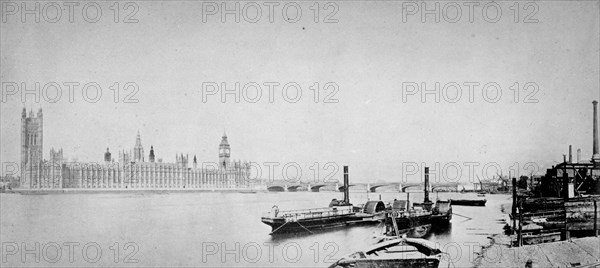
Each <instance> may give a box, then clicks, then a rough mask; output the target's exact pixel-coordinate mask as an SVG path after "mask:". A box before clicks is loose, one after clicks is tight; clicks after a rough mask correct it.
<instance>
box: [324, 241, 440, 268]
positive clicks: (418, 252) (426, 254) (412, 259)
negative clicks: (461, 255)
mask: <svg viewBox="0 0 600 268" xmlns="http://www.w3.org/2000/svg"><path fill="white" fill-rule="evenodd" d="M442 254H443V252H442V251H440V250H439V249H438V248H436V247H435V245H434V244H433V243H432V242H429V241H427V240H424V239H417V238H396V239H392V240H388V241H383V242H380V243H377V244H375V245H373V246H371V247H369V248H367V249H366V250H364V251H358V252H355V253H352V254H349V255H347V256H345V257H342V258H341V259H339V260H338V261H336V262H335V263H333V264H332V265H331V266H329V268H344V267H355V268H363V267H364V268H367V267H369V268H370V267H381V268H387V267H395V268H415V267H422V268H437V267H438V266H439V264H440V260H441V258H442Z"/></svg>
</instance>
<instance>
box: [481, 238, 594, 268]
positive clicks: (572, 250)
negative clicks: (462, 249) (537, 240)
mask: <svg viewBox="0 0 600 268" xmlns="http://www.w3.org/2000/svg"><path fill="white" fill-rule="evenodd" d="M490 239H491V241H490V244H489V245H487V246H484V247H483V248H482V253H481V254H480V255H479V257H478V258H477V259H476V260H475V267H600V237H583V238H573V239H571V240H570V241H559V242H553V243H543V244H537V245H526V246H522V247H511V241H512V240H513V239H514V237H512V236H508V235H504V234H497V235H494V236H492V237H490ZM528 265H530V266H528Z"/></svg>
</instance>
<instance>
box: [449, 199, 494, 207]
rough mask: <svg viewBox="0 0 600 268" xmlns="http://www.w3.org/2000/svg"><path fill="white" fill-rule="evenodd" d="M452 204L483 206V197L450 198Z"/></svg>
mask: <svg viewBox="0 0 600 268" xmlns="http://www.w3.org/2000/svg"><path fill="white" fill-rule="evenodd" d="M450 202H451V203H452V205H454V206H480V207H483V206H485V202H487V200H485V199H450Z"/></svg>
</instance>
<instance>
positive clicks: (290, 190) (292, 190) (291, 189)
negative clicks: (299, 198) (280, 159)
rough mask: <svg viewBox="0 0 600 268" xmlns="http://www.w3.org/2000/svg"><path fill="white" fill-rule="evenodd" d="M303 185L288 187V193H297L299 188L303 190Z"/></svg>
mask: <svg viewBox="0 0 600 268" xmlns="http://www.w3.org/2000/svg"><path fill="white" fill-rule="evenodd" d="M301 187H302V185H292V186H288V187H287V191H288V192H297V191H298V188H301Z"/></svg>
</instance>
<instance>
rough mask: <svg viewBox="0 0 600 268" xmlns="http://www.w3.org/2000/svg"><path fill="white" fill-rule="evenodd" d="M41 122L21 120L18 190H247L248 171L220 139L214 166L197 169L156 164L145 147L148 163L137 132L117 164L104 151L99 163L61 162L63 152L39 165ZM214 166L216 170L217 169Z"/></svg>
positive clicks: (183, 159)
mask: <svg viewBox="0 0 600 268" xmlns="http://www.w3.org/2000/svg"><path fill="white" fill-rule="evenodd" d="M43 122H44V117H43V114H42V109H41V108H40V110H39V111H38V113H37V116H34V114H33V112H32V111H30V112H29V116H27V114H26V110H25V108H23V113H22V114H21V179H20V182H21V188H24V189H52V188H58V189H60V188H78V189H81V188H96V189H117V188H120V189H139V188H142V189H170V188H180V189H183V188H185V189H199V188H207V189H228V188H247V187H249V183H248V179H247V178H248V176H249V172H250V165H249V164H248V163H247V162H244V163H242V162H241V161H230V146H229V142H228V141H227V136H226V135H225V134H223V137H222V140H221V144H220V145H219V163H218V164H217V163H215V164H214V165H211V166H210V167H207V166H204V167H198V162H197V160H196V156H194V160H193V163H192V165H191V166H189V165H188V156H187V155H186V156H184V155H183V154H180V155H177V156H176V162H175V163H163V162H162V160H160V159H158V161H157V159H156V157H155V155H154V148H153V147H152V146H150V153H149V155H148V161H146V160H145V157H144V147H143V146H142V140H141V137H140V134H139V132H138V134H137V138H136V141H135V146H134V148H133V153H131V152H119V159H118V162H115V161H114V159H113V158H112V155H111V153H110V152H109V149H108V148H107V149H106V153H105V154H104V161H102V162H101V163H80V162H65V161H64V158H63V151H62V149H60V150H58V151H57V150H54V149H51V150H50V159H48V160H45V159H43V154H42V153H43V148H44V147H43V144H44V143H43V140H44V139H43V133H44V132H43V129H44V124H43ZM217 165H218V167H217Z"/></svg>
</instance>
